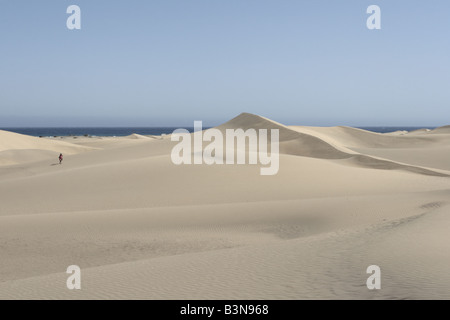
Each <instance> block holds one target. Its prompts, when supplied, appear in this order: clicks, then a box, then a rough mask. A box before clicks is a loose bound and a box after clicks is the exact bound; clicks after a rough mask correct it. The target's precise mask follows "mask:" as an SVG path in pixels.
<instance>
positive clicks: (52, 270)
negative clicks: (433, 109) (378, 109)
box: [0, 114, 450, 299]
mask: <svg viewBox="0 0 450 320" xmlns="http://www.w3.org/2000/svg"><path fill="white" fill-rule="evenodd" d="M227 128H242V129H244V130H245V129H248V128H255V129H260V128H267V129H273V128H277V129H279V130H280V166H279V172H278V174H276V175H273V176H262V175H260V170H259V169H260V165H259V164H258V165H248V164H246V165H206V164H202V165H179V166H177V165H174V164H173V163H172V161H171V157H170V153H171V150H172V148H173V146H174V145H175V144H176V142H172V141H171V140H170V137H169V136H166V137H150V136H140V135H132V136H128V137H119V138H106V137H94V138H89V137H76V138H74V137H64V138H57V139H48V138H35V137H29V136H24V135H20V134H16V133H11V132H6V131H0V299H317V298H318V299H420V298H424V299H436V298H437V299H444V298H445V299H450V272H449V271H450V235H449V230H450V127H449V126H447V127H441V128H438V129H435V130H431V131H427V130H419V131H414V132H409V133H406V132H398V133H390V134H378V133H372V132H368V131H364V130H360V129H354V128H349V127H330V128H319V127H302V126H291V127H287V126H284V125H282V124H279V123H276V122H273V121H271V120H268V119H265V118H263V117H259V116H255V115H251V114H241V115H240V116H238V117H236V118H234V119H232V120H230V121H229V122H227V123H225V124H223V125H221V126H219V127H218V129H220V130H225V129H227ZM60 152H62V153H63V154H64V155H65V159H64V162H63V164H62V165H59V164H58V161H57V157H58V155H59V153H60ZM69 265H78V266H80V268H81V274H82V276H81V283H82V289H81V290H68V289H67V287H66V280H67V278H68V276H69V275H68V274H66V268H67V267H68V266H69ZM369 265H378V266H380V268H381V279H382V280H381V286H382V287H381V289H380V290H368V288H367V287H366V280H367V278H368V277H369V275H368V274H366V268H367V267H368V266H369Z"/></svg>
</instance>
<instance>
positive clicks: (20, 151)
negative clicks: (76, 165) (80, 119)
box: [0, 130, 93, 165]
mask: <svg viewBox="0 0 450 320" xmlns="http://www.w3.org/2000/svg"><path fill="white" fill-rule="evenodd" d="M91 150H93V148H91V147H86V146H80V145H75V144H72V143H68V142H65V141H58V140H56V139H42V138H36V137H30V136H26V135H23V134H18V133H14V132H9V131H4V130H0V165H8V164H18V163H25V162H33V161H37V160H43V159H51V158H54V159H57V158H58V155H59V153H64V154H67V155H73V154H77V153H81V152H86V151H91Z"/></svg>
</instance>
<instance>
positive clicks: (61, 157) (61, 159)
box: [59, 153, 63, 164]
mask: <svg viewBox="0 0 450 320" xmlns="http://www.w3.org/2000/svg"><path fill="white" fill-rule="evenodd" d="M62 161H63V155H62V153H60V154H59V164H61V162H62Z"/></svg>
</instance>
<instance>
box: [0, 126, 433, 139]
mask: <svg viewBox="0 0 450 320" xmlns="http://www.w3.org/2000/svg"><path fill="white" fill-rule="evenodd" d="M178 128H180V127H86V128H82V127H74V128H70V127H67V128H64V127H48V128H44V127H39V128H0V130H6V131H12V132H16V133H21V134H26V135H29V136H35V137H54V136H98V137H100V136H101V137H114V136H115V137H121V136H128V135H130V134H133V133H137V134H141V135H161V134H170V133H172V132H173V131H174V130H175V129H178ZM358 128H360V129H364V130H369V131H373V132H379V133H386V132H394V131H398V130H402V131H403V130H406V131H412V130H417V129H422V128H428V129H434V127H426V126H425V127H358ZM184 129H187V130H189V132H193V131H194V128H193V127H184ZM204 129H208V128H204Z"/></svg>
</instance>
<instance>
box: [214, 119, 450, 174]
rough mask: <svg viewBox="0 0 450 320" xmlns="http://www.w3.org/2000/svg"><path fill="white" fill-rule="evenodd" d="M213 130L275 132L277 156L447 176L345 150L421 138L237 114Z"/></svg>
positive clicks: (416, 140)
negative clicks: (268, 130) (322, 126)
mask: <svg viewBox="0 0 450 320" xmlns="http://www.w3.org/2000/svg"><path fill="white" fill-rule="evenodd" d="M216 128H217V129H219V130H221V131H225V130H226V129H238V128H240V129H243V130H247V129H255V130H259V129H278V130H279V135H280V153H281V154H286V155H295V156H302V157H310V158H319V159H329V160H339V159H342V160H345V159H348V160H350V163H353V164H356V165H359V166H362V167H369V168H373V169H383V170H406V171H410V172H414V173H420V174H427V175H435V176H449V175H450V173H449V172H445V171H443V170H435V169H432V168H424V167H421V166H415V165H409V164H406V163H402V162H398V161H392V160H389V159H383V158H380V157H374V156H370V155H366V154H361V153H359V152H356V151H354V150H352V149H350V148H349V146H365V147H367V146H371V147H384V146H386V145H390V146H392V145H394V146H397V147H399V146H409V145H411V144H417V143H418V142H421V143H424V140H423V139H421V138H416V139H413V140H411V139H409V140H407V141H404V140H401V138H400V137H396V136H387V135H382V134H380V133H375V132H370V131H366V130H363V129H358V128H351V127H345V126H340V127H331V128H325V127H324V128H321V127H299V126H291V127H288V126H285V125H283V124H281V123H278V122H275V121H273V120H270V119H267V118H264V117H262V116H258V115H254V114H250V113H241V114H240V115H239V116H237V117H235V118H233V119H231V120H230V121H228V122H225V123H224V124H222V125H220V126H217V127H216Z"/></svg>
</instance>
